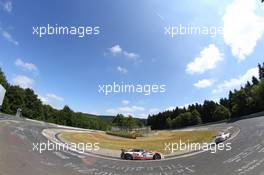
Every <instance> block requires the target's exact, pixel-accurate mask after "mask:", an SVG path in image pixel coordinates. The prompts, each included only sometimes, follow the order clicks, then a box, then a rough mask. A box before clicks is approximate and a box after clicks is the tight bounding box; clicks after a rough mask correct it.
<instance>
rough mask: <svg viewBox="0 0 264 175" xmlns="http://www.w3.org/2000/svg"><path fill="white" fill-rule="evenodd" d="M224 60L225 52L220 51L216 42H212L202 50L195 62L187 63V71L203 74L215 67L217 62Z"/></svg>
mask: <svg viewBox="0 0 264 175" xmlns="http://www.w3.org/2000/svg"><path fill="white" fill-rule="evenodd" d="M222 60H223V54H222V53H220V51H219V49H218V48H217V47H216V46H215V45H214V44H210V45H209V46H208V47H206V48H204V49H203V50H202V51H201V52H200V55H199V56H198V57H196V58H195V59H194V60H193V62H191V63H189V64H188V65H187V67H186V72H187V73H190V74H194V73H199V74H202V73H204V72H205V71H207V70H211V69H214V68H215V67H216V64H217V63H218V62H219V61H222Z"/></svg>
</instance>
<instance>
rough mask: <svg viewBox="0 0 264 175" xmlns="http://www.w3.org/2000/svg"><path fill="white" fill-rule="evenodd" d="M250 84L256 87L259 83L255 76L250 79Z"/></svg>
mask: <svg viewBox="0 0 264 175" xmlns="http://www.w3.org/2000/svg"><path fill="white" fill-rule="evenodd" d="M252 83H253V85H257V84H258V83H259V81H258V79H257V78H256V77H255V76H253V77H252Z"/></svg>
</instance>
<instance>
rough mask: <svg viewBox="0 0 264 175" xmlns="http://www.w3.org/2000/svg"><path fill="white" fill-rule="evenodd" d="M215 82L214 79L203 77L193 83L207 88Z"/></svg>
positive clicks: (198, 86)
mask: <svg viewBox="0 0 264 175" xmlns="http://www.w3.org/2000/svg"><path fill="white" fill-rule="evenodd" d="M214 83H215V80H214V79H202V80H199V81H198V82H197V83H194V84H193V85H194V86H195V87H197V88H199V89H200V88H206V87H210V86H212V85H213V84H214Z"/></svg>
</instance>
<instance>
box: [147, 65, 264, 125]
mask: <svg viewBox="0 0 264 175" xmlns="http://www.w3.org/2000/svg"><path fill="white" fill-rule="evenodd" d="M258 69H259V77H258V78H256V77H252V81H251V82H249V81H248V82H247V83H246V84H245V86H244V87H241V88H240V90H234V91H230V92H229V95H228V98H222V99H220V102H219V103H216V102H214V101H208V100H205V101H204V103H203V104H198V103H196V104H192V105H189V106H188V107H187V108H185V107H184V108H179V107H176V108H175V109H174V110H172V111H164V112H161V113H158V114H155V115H151V116H148V120H147V123H148V125H150V126H151V128H152V129H170V128H179V127H185V126H190V125H196V124H201V123H208V122H216V121H221V120H226V119H230V118H239V117H241V116H243V115H247V114H252V113H256V112H260V111H264V63H263V64H262V65H260V64H259V65H258Z"/></svg>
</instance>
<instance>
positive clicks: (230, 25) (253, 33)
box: [223, 0, 264, 61]
mask: <svg viewBox="0 0 264 175" xmlns="http://www.w3.org/2000/svg"><path fill="white" fill-rule="evenodd" d="M256 5H257V1H255V0H234V1H233V3H231V4H230V5H229V6H227V8H226V12H225V15H224V16H223V22H224V33H223V37H224V41H225V43H226V44H227V45H229V46H230V47H231V50H232V54H233V55H234V56H236V57H237V58H238V60H239V61H240V60H244V59H245V58H246V56H248V55H250V54H251V53H252V52H253V51H254V49H255V47H256V44H257V41H258V40H259V39H260V38H261V36H262V35H263V33H264V17H262V16H258V15H257V13H256V9H257V6H256Z"/></svg>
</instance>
